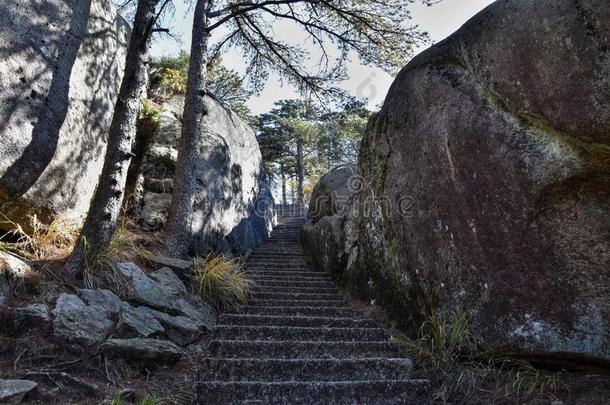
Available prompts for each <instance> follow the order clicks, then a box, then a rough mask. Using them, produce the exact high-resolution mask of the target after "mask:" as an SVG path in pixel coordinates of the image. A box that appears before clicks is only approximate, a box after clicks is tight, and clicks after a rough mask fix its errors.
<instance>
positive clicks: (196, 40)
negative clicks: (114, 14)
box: [165, 0, 212, 257]
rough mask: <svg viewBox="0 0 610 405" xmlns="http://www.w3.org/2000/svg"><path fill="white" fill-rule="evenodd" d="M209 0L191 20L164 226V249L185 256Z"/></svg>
mask: <svg viewBox="0 0 610 405" xmlns="http://www.w3.org/2000/svg"><path fill="white" fill-rule="evenodd" d="M211 7H212V0H197V4H196V6H195V17H194V20H193V21H194V22H193V35H192V36H193V39H192V43H191V59H190V63H189V72H188V81H187V88H186V97H185V103H184V115H183V125H182V135H181V138H180V147H179V150H178V162H177V164H176V172H175V174H174V190H173V193H172V203H171V207H170V211H169V216H168V220H167V223H166V226H165V233H166V237H167V239H166V240H167V242H166V249H167V252H168V253H170V254H171V255H172V256H175V257H187V256H188V255H189V251H190V247H191V245H192V241H191V235H192V223H193V204H194V201H195V193H196V191H197V181H196V177H195V169H196V168H195V163H196V159H197V152H198V149H199V147H198V146H199V141H198V140H199V139H201V137H203V136H205V135H204V133H205V132H207V131H208V129H207V128H208V127H209V126H208V125H207V113H208V111H207V106H206V99H205V96H206V77H207V65H208V57H209V56H208V41H209V38H210V33H209V31H208V26H209V20H208V13H209V11H210V9H211Z"/></svg>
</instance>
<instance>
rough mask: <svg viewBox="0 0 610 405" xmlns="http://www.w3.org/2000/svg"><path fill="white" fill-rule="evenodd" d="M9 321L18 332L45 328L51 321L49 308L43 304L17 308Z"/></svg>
mask: <svg viewBox="0 0 610 405" xmlns="http://www.w3.org/2000/svg"><path fill="white" fill-rule="evenodd" d="M9 322H10V323H11V326H12V327H13V329H14V330H15V331H17V332H18V333H24V332H27V331H31V330H44V329H46V327H47V325H48V323H49V310H48V309H47V306H46V305H43V304H31V305H27V306H25V307H21V308H16V309H14V310H13V312H12V313H11V316H10V318H9Z"/></svg>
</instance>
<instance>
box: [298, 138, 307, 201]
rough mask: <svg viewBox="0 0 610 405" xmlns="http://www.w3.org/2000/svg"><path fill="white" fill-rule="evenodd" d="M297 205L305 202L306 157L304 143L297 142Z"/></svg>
mask: <svg viewBox="0 0 610 405" xmlns="http://www.w3.org/2000/svg"><path fill="white" fill-rule="evenodd" d="M297 180H298V183H297V204H303V202H304V201H305V157H304V156H303V143H302V142H301V141H300V140H298V141H297Z"/></svg>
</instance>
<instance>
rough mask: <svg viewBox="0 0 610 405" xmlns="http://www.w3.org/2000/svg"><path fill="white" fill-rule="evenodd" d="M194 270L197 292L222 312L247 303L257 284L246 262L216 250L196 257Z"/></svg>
mask: <svg viewBox="0 0 610 405" xmlns="http://www.w3.org/2000/svg"><path fill="white" fill-rule="evenodd" d="M194 272H195V286H196V288H197V293H198V294H199V295H200V296H201V298H203V299H204V300H205V301H207V302H209V303H210V304H212V305H213V306H215V307H216V309H218V310H219V311H223V310H227V309H229V308H234V307H237V306H240V305H243V304H245V303H246V301H247V300H248V296H249V294H250V291H251V289H252V287H253V286H254V281H253V280H252V279H251V278H250V277H249V276H248V275H247V273H246V271H245V266H244V263H243V262H241V261H239V260H237V259H228V258H225V257H223V256H222V255H219V254H216V253H210V254H209V255H208V256H207V257H206V258H205V259H201V258H195V260H194Z"/></svg>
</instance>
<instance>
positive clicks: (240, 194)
mask: <svg viewBox="0 0 610 405" xmlns="http://www.w3.org/2000/svg"><path fill="white" fill-rule="evenodd" d="M183 103H184V101H183V99H182V98H181V97H175V98H174V99H171V100H170V101H168V102H166V103H165V104H163V105H162V108H163V112H162V113H161V116H160V119H159V122H158V125H157V129H156V131H155V133H154V135H153V137H152V139H151V140H149V142H148V145H147V146H145V147H144V149H145V152H144V153H145V156H144V158H143V160H142V163H141V165H140V168H139V170H138V172H139V173H140V175H139V176H138V179H137V181H136V186H135V192H134V197H133V203H132V211H133V213H134V216H135V217H136V218H137V220H138V221H139V222H140V223H141V225H142V226H143V227H144V228H145V229H148V230H151V231H156V230H160V229H161V228H162V227H163V225H164V224H165V221H166V219H167V214H168V210H169V206H170V202H171V193H172V189H173V177H174V169H175V165H176V160H177V157H178V144H179V139H180V131H181V126H182V124H181V122H180V118H179V117H180V116H181V114H182V111H183ZM207 103H208V107H209V111H208V113H209V115H210V117H211V119H210V120H209V122H212V123H214V124H213V127H212V128H209V131H206V132H205V133H202V134H201V139H200V140H199V154H198V160H197V163H196V177H197V184H198V189H197V194H196V197H195V201H196V202H195V217H194V221H193V229H192V233H193V237H194V248H195V249H196V250H197V251H198V252H200V253H205V252H206V251H207V250H208V249H216V250H219V251H223V252H231V251H233V252H236V253H245V252H247V251H248V250H249V249H251V248H253V247H255V246H257V245H259V244H261V243H262V242H264V241H265V240H266V239H267V237H268V236H269V233H270V232H271V229H272V227H273V224H274V221H275V212H274V202H273V196H272V194H271V192H270V190H269V187H268V186H267V184H266V180H265V172H264V169H263V167H262V158H261V153H260V150H259V147H258V143H257V141H256V137H255V135H254V132H253V131H252V130H251V129H250V128H249V127H248V126H247V125H246V124H245V123H244V122H243V121H242V120H241V119H240V118H239V117H238V116H237V115H236V114H235V113H233V112H232V111H230V110H229V109H228V108H226V107H225V106H223V105H222V104H221V103H220V102H218V101H216V100H215V99H213V98H211V97H209V98H208V99H207Z"/></svg>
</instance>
